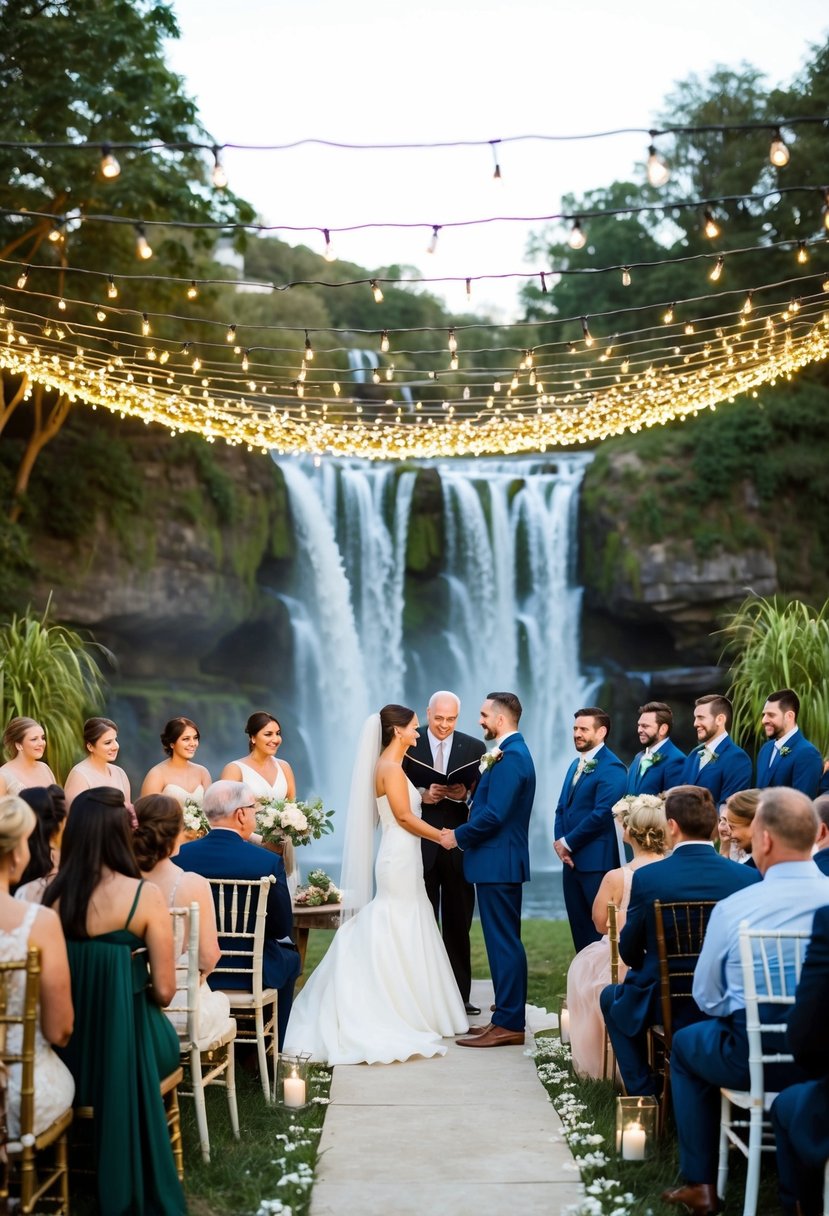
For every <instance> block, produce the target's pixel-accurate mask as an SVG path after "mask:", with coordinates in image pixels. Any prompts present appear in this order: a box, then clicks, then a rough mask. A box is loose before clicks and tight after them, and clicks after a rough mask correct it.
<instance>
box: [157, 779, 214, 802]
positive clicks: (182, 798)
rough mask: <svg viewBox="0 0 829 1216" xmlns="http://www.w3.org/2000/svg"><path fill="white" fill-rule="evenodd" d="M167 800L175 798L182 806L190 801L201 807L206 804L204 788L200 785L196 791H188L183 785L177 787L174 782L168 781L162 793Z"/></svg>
mask: <svg viewBox="0 0 829 1216" xmlns="http://www.w3.org/2000/svg"><path fill="white" fill-rule="evenodd" d="M161 792H162V794H164V795H166V797H167V798H175V800H176V802H178V803H179V805H180V806H182V807H183V806H184V804H185V802H187V801H188V800H189V801H190V802H197V803H198V804H199V806H201V804H202V803H203V802H204V786H203V785H201V784H199V785H197V786H196V788H195V789H194V790H186V789H185V788H184V786H183V785H176V783H175V782H174V781H168V782H167V784H166V785H165V786H164V789H163V790H162V791H161Z"/></svg>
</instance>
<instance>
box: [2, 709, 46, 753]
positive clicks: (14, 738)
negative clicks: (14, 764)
mask: <svg viewBox="0 0 829 1216" xmlns="http://www.w3.org/2000/svg"><path fill="white" fill-rule="evenodd" d="M39 726H40V723H39V722H35V720H34V718H12V720H11V722H10V723H9V724H8V726H7V727H6V729H5V730H4V731H3V747H4V748H5V751H6V755H7V756H8V758H9V759H10V760H14V758H15V756H16V755H17V745H18V743H22V742H23V740H24V739H25V737H26V735H28V733H29V731H30V730H31V729H32V728H33V727H34V728H35V729H36V728H37V727H39ZM44 733H45V732H44Z"/></svg>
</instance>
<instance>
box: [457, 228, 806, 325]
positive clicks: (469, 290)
mask: <svg viewBox="0 0 829 1216" xmlns="http://www.w3.org/2000/svg"><path fill="white" fill-rule="evenodd" d="M826 214H827V216H829V208H827V209H826ZM471 299H472V280H471V279H467V280H466V302H467V304H468V303H469V301H470V300H471Z"/></svg>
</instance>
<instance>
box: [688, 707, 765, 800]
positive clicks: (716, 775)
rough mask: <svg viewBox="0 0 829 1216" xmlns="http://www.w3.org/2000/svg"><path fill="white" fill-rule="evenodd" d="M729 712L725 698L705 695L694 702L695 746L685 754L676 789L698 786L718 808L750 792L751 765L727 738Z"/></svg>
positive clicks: (742, 752)
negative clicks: (734, 796) (737, 793)
mask: <svg viewBox="0 0 829 1216" xmlns="http://www.w3.org/2000/svg"><path fill="white" fill-rule="evenodd" d="M732 717H733V710H732V706H731V702H730V701H729V699H728V697H723V696H720V695H719V693H709V694H708V695H707V696H705V697H698V698H697V700H696V701H695V702H694V729H695V731H696V732H697V738H698V739H699V746H698V747H695V748H694V750H693V751H692V752H690V753H689V755H688V757H687V759H686V761H685V765H684V767H683V769H682V773H681V775H680V779H679V784H680V785H701V786H702V787H703V789H706V790H710V791H711V797H712V798H713V799H714V805H715V806H717V807H720V806H722V804H723V803H724V802H725V800H726V799H727V798H730V797H731V795H732V794H736V792H737V790H747V789H750V788H751V761H750V760H749V758H748V756H747V755H746V753H745V752H744V751H743V749H742V748H741V747H738V746H737V744H736V743H734V742H733V741H732V740H731V739H730V738H729V736H728V731H729V728H730V726H731V719H732Z"/></svg>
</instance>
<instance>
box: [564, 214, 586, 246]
mask: <svg viewBox="0 0 829 1216" xmlns="http://www.w3.org/2000/svg"><path fill="white" fill-rule="evenodd" d="M567 244H568V245H569V246H570V248H571V249H584V247H585V245H586V244H587V237H586V236H585V235H584V229H583V228H582V226H581V221H580V220H573V227H572V228H571V229H570V235H569V236H568V238H567Z"/></svg>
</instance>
